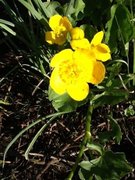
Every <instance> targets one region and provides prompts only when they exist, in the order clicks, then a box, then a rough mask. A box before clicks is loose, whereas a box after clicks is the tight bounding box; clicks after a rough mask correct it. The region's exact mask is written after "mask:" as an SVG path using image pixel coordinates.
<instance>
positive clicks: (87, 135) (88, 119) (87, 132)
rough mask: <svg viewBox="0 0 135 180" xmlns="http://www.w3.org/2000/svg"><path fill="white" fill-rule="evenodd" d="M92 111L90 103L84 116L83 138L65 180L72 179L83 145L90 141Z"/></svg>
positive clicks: (82, 151) (82, 152)
mask: <svg viewBox="0 0 135 180" xmlns="http://www.w3.org/2000/svg"><path fill="white" fill-rule="evenodd" d="M92 112H93V105H90V106H89V108H88V111H87V116H86V125H85V135H84V139H83V141H82V143H81V147H80V151H79V154H78V156H77V158H76V162H75V164H74V166H73V168H72V170H71V172H70V174H69V176H68V178H67V180H72V178H73V176H74V173H75V171H76V168H77V166H78V164H79V162H80V161H81V158H82V155H83V154H84V149H85V146H86V144H87V143H88V142H90V141H91V133H90V128H91V117H92Z"/></svg>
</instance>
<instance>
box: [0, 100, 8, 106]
mask: <svg viewBox="0 0 135 180" xmlns="http://www.w3.org/2000/svg"><path fill="white" fill-rule="evenodd" d="M0 104H3V105H10V103H9V102H7V101H3V100H0Z"/></svg>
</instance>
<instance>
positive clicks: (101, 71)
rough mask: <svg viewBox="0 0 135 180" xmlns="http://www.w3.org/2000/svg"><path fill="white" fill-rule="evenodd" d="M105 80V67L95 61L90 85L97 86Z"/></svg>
mask: <svg viewBox="0 0 135 180" xmlns="http://www.w3.org/2000/svg"><path fill="white" fill-rule="evenodd" d="M104 78H105V66H104V64H103V63H102V62H99V61H95V64H94V68H93V74H92V76H91V79H90V82H91V83H92V84H99V83H101V82H102V81H103V79H104Z"/></svg>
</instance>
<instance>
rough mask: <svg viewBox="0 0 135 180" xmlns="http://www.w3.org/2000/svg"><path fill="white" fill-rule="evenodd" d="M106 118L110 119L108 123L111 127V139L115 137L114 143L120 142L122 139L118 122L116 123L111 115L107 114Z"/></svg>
mask: <svg viewBox="0 0 135 180" xmlns="http://www.w3.org/2000/svg"><path fill="white" fill-rule="evenodd" d="M108 118H109V120H110V125H111V128H112V136H113V139H115V141H116V143H118V144H120V141H121V139H122V132H121V128H120V126H119V124H118V123H117V121H116V120H115V119H114V118H113V117H112V116H109V117H108Z"/></svg>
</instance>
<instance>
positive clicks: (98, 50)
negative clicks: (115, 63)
mask: <svg viewBox="0 0 135 180" xmlns="http://www.w3.org/2000/svg"><path fill="white" fill-rule="evenodd" d="M94 48H95V54H96V59H98V60H101V61H107V60H109V59H111V54H110V49H109V47H108V46H107V45H106V44H103V43H101V44H98V45H97V46H96V47H94Z"/></svg>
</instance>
